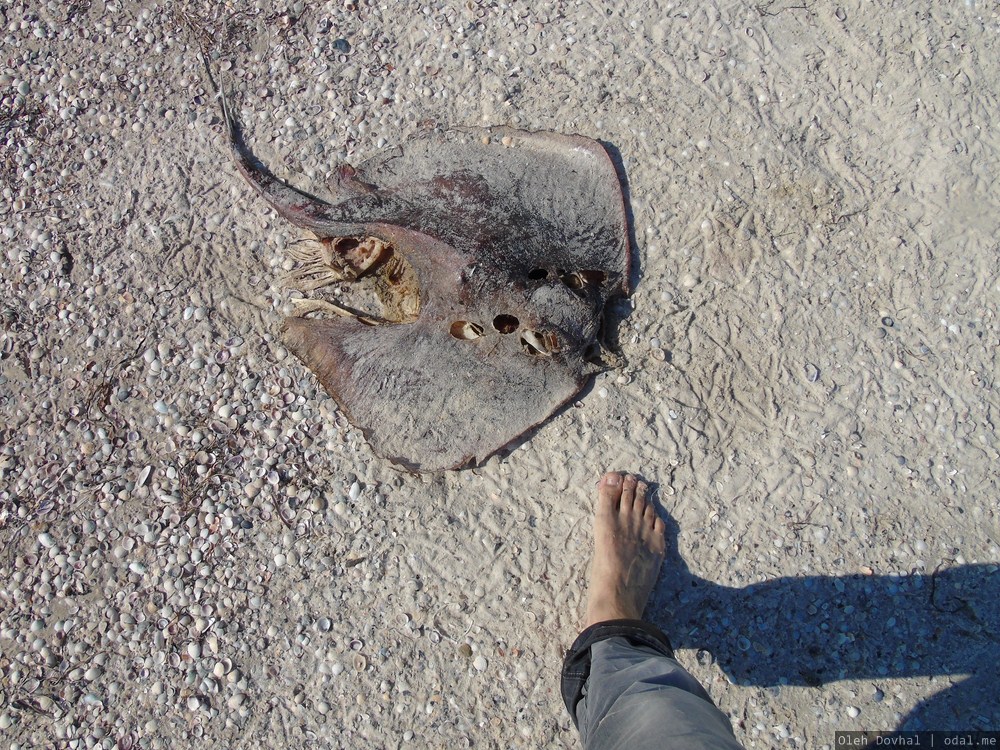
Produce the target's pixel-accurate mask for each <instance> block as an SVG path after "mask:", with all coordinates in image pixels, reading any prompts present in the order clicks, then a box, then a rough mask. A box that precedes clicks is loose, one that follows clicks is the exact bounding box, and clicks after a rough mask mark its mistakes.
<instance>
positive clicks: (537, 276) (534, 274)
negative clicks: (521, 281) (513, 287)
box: [528, 268, 549, 281]
mask: <svg viewBox="0 0 1000 750" xmlns="http://www.w3.org/2000/svg"><path fill="white" fill-rule="evenodd" d="M548 275H549V272H548V271H546V270H545V269H544V268H533V269H532V270H530V271H528V278H529V279H531V280H532V281H540V280H541V279H544V278H545V277H546V276H548Z"/></svg>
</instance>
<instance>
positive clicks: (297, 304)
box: [292, 299, 381, 326]
mask: <svg viewBox="0 0 1000 750" xmlns="http://www.w3.org/2000/svg"><path fill="white" fill-rule="evenodd" d="M292 306H293V307H294V308H295V314H296V315H297V316H298V317H300V318H302V317H305V316H306V315H308V314H309V313H314V312H331V313H333V314H335V315H339V316H340V317H342V318H354V319H355V320H357V321H359V322H361V323H364V324H365V325H370V326H377V325H380V324H381V321H379V320H376V319H375V318H370V317H368V316H367V315H364V314H362V313H358V312H356V311H354V310H351V309H350V308H347V307H341V306H340V305H337V304H334V303H333V302H330V301H328V300H323V299H293V300H292Z"/></svg>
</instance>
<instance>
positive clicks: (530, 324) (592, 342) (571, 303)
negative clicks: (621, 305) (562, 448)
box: [223, 98, 629, 471]
mask: <svg viewBox="0 0 1000 750" xmlns="http://www.w3.org/2000/svg"><path fill="white" fill-rule="evenodd" d="M223 112H224V114H225V119H226V123H227V126H228V131H229V136H230V144H231V147H232V151H233V155H234V157H235V159H236V163H237V165H238V166H239V169H240V171H241V172H242V173H243V175H244V177H246V179H247V180H248V181H249V182H250V184H251V185H253V186H254V187H255V188H256V189H257V191H258V192H259V193H260V194H261V195H262V196H264V198H265V199H266V200H267V201H268V202H269V203H270V204H271V205H272V206H273V207H274V208H275V209H276V210H277V211H278V213H279V214H281V215H282V216H283V217H284V218H286V219H287V220H289V221H291V222H292V223H293V224H295V225H297V226H299V227H302V228H304V229H308V230H309V231H310V232H312V233H313V234H315V236H316V237H317V238H318V242H315V243H312V245H313V247H312V249H308V250H299V251H297V252H296V259H297V260H298V262H299V266H298V268H297V270H296V272H295V274H294V278H295V281H296V282H297V284H298V286H299V288H301V289H304V290H306V291H309V292H315V293H319V294H320V295H322V293H323V291H327V292H329V291H331V290H332V291H334V292H340V293H341V295H342V294H343V290H344V288H345V282H350V287H347V288H348V289H355V290H360V291H364V292H366V293H367V294H368V300H369V301H370V302H371V303H373V304H374V305H376V306H377V307H378V308H379V309H378V311H377V312H375V311H373V310H372V309H370V306H369V309H364V310H363V309H361V306H360V305H353V306H352V305H346V304H343V303H342V302H340V301H337V302H335V301H334V300H339V299H342V296H341V297H339V298H338V297H337V296H331V295H327V296H326V298H325V299H324V298H318V299H315V298H314V299H305V300H300V301H299V303H298V307H299V309H298V310H297V313H298V315H297V316H296V317H290V318H287V319H286V320H285V323H284V335H285V341H286V344H287V345H288V348H289V349H290V350H291V351H292V352H294V353H295V354H296V356H298V357H299V358H300V359H301V360H302V361H303V362H305V364H306V365H308V367H309V368H310V369H311V370H312V371H313V372H314V373H315V374H316V376H317V377H318V378H319V380H320V382H321V383H322V384H323V386H324V387H325V388H326V390H327V391H328V392H329V393H330V395H331V396H332V397H333V398H334V399H335V400H336V401H337V403H338V404H339V405H340V408H341V409H342V410H343V412H344V413H345V414H346V415H347V418H348V419H349V420H350V421H351V423H352V424H354V425H355V426H356V427H358V428H359V429H360V430H361V431H362V432H363V433H364V435H365V437H366V438H367V440H368V442H369V444H370V445H371V447H372V449H373V450H374V451H375V452H376V453H377V454H379V455H381V456H383V457H385V458H387V459H389V460H391V461H393V462H395V463H397V464H401V465H403V466H405V467H407V468H409V469H413V470H416V471H439V470H443V469H452V468H461V467H463V466H468V465H474V464H476V463H478V462H481V461H482V460H484V459H485V458H487V457H488V456H489V455H491V454H492V453H493V452H495V451H496V450H498V449H500V448H502V447H504V446H506V445H507V444H508V443H510V442H511V441H513V440H514V439H516V438H517V437H518V436H520V435H522V434H523V433H525V432H526V431H527V430H529V429H531V428H532V427H533V426H535V425H537V424H539V423H540V422H542V421H544V420H545V419H546V418H548V416H549V415H551V414H552V412H553V411H555V410H556V409H557V408H558V407H559V406H561V405H562V404H564V403H566V401H568V400H569V399H571V398H573V396H574V395H576V394H577V393H578V392H579V391H580V389H581V388H582V387H583V385H584V383H585V382H586V381H587V378H588V377H589V376H590V375H591V374H592V373H594V372H595V371H597V370H599V369H603V367H604V366H605V365H603V364H602V359H601V358H602V353H603V347H602V344H601V341H600V339H601V335H602V321H603V312H604V308H605V305H606V304H607V302H608V300H609V299H610V298H612V297H615V296H622V295H627V294H628V291H629V289H628V277H629V274H628V270H629V252H628V239H627V227H626V219H625V207H624V201H623V197H622V190H621V185H620V183H619V181H618V177H617V174H616V172H615V168H614V166H613V164H612V162H611V159H610V158H609V156H608V153H607V152H606V151H605V150H604V148H603V147H602V146H601V145H600V144H599V143H597V142H596V141H593V140H590V139H589V138H583V137H580V136H568V135H557V134H554V133H532V132H525V131H520V130H511V129H508V128H489V129H467V130H465V129H463V130H449V131H445V132H432V133H427V134H424V135H420V136H418V137H414V138H412V139H410V140H408V141H407V142H406V143H405V144H404V145H402V146H400V147H399V148H395V149H393V150H391V151H388V152H386V153H382V154H379V155H378V156H376V157H374V158H373V159H370V160H368V161H366V162H365V163H363V164H362V165H361V166H359V167H357V168H352V167H350V166H342V167H340V168H339V169H338V170H337V175H338V177H337V180H336V184H335V185H333V186H332V189H331V195H330V197H329V198H328V199H327V200H321V199H319V198H317V197H315V196H312V195H309V194H307V193H304V192H302V191H300V190H297V189H295V188H293V187H291V186H290V185H287V184H286V183H284V182H282V181H280V180H278V179H277V178H276V177H275V176H274V175H273V174H271V173H270V172H269V171H268V170H267V169H266V168H265V167H264V166H263V165H262V164H261V163H260V161H258V160H257V159H256V157H254V156H253V154H252V153H251V152H250V150H249V149H248V148H247V146H246V144H245V142H244V140H243V138H242V135H241V131H240V127H239V124H238V122H237V121H236V118H235V117H234V116H233V114H232V112H231V110H230V108H229V107H228V106H227V105H226V102H225V99H224V98H223ZM352 299H354V298H353V297H352ZM316 315H319V316H320V317H307V316H316Z"/></svg>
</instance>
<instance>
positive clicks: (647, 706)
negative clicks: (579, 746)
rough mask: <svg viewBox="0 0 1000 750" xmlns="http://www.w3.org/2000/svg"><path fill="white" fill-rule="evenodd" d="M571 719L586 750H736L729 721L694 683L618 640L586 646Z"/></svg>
mask: <svg viewBox="0 0 1000 750" xmlns="http://www.w3.org/2000/svg"><path fill="white" fill-rule="evenodd" d="M576 719H577V722H578V724H579V727H580V737H581V739H582V740H583V746H584V748H586V750H626V749H627V750H647V748H649V749H651V748H656V749H657V750H673V749H674V748H677V749H678V750H681V749H683V750H742V746H741V745H740V743H739V742H737V741H736V737H734V736H733V729H732V726H731V725H730V723H729V719H727V718H726V716H725V715H724V714H723V713H722V712H721V711H720V710H719V709H718V708H716V707H715V704H714V703H712V699H711V698H709V697H708V693H706V692H705V690H704V688H702V686H701V685H699V684H698V681H697V680H695V679H694V677H692V676H691V675H690V674H688V673H687V672H686V671H685V670H684V669H683V668H682V667H681V665H680V664H678V663H677V662H676V661H675V660H674V659H672V658H670V657H668V656H664V654H663V653H661V652H660V651H657V650H656V649H654V648H650V647H648V646H641V645H635V644H633V643H630V642H629V641H628V640H627V639H626V638H624V637H622V636H614V637H610V638H605V639H604V640H600V641H598V642H596V643H594V644H593V645H591V646H590V676H589V677H588V678H587V682H586V685H585V687H584V689H583V698H582V699H581V700H580V702H579V703H577V705H576Z"/></svg>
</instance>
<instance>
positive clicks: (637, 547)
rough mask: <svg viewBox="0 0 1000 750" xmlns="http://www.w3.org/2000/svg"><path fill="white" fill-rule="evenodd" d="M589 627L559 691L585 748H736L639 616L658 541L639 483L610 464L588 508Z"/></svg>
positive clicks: (656, 562) (723, 721)
mask: <svg viewBox="0 0 1000 750" xmlns="http://www.w3.org/2000/svg"><path fill="white" fill-rule="evenodd" d="M594 539H595V553H594V564H593V567H592V573H591V582H590V591H589V596H588V605H587V617H586V623H585V624H586V626H587V627H586V628H585V630H584V631H583V633H581V634H580V637H579V638H578V639H577V641H576V643H574V644H573V647H572V648H571V649H570V651H569V653H568V654H567V657H566V661H565V663H564V665H563V675H562V692H563V699H564V701H565V702H566V706H567V709H568V710H569V711H570V714H571V716H572V717H573V720H574V722H575V723H576V724H577V726H578V728H579V729H580V736H581V740H582V742H583V746H584V748H586V749H587V750H611V749H612V748H616V749H617V748H621V749H622V750H624V749H625V748H628V750H643V748H654V747H655V748H661V749H670V748H685V750H700V749H701V748H705V749H706V750H707V749H708V748H713V749H723V750H738V749H739V748H740V744H739V743H738V742H737V741H736V738H735V737H734V735H733V732H732V727H731V726H730V724H729V720H728V719H727V718H726V717H725V715H724V714H723V713H722V712H721V711H719V709H718V708H716V707H715V705H714V704H713V703H712V701H711V698H709V696H708V694H707V693H706V692H705V690H704V689H703V688H702V687H701V685H699V684H698V681H697V680H695V679H694V678H693V677H692V676H691V675H690V674H688V673H687V672H686V671H685V670H684V669H683V668H682V667H681V666H680V664H678V663H677V661H676V660H674V658H673V651H672V649H671V648H670V643H669V641H668V640H667V637H666V636H665V635H664V634H663V633H662V632H661V631H660V630H659V629H658V628H656V627H655V626H653V625H651V624H650V623H646V622H643V621H641V620H640V619H639V618H640V617H641V615H642V611H643V609H644V608H645V606H646V600H647V599H648V598H649V594H650V592H651V591H652V588H653V585H654V584H655V582H656V577H657V575H658V573H659V567H660V563H661V562H662V560H663V554H664V549H665V543H664V526H663V522H662V521H661V520H660V519H659V517H658V516H657V515H656V511H655V510H654V509H653V507H652V505H651V504H649V503H647V502H646V499H645V485H643V484H641V483H637V482H636V481H635V479H634V478H633V477H628V476H626V477H624V478H622V477H620V476H619V475H617V474H607V475H605V477H604V478H602V480H601V485H600V489H599V491H598V502H597V508H596V511H595V517H594Z"/></svg>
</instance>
